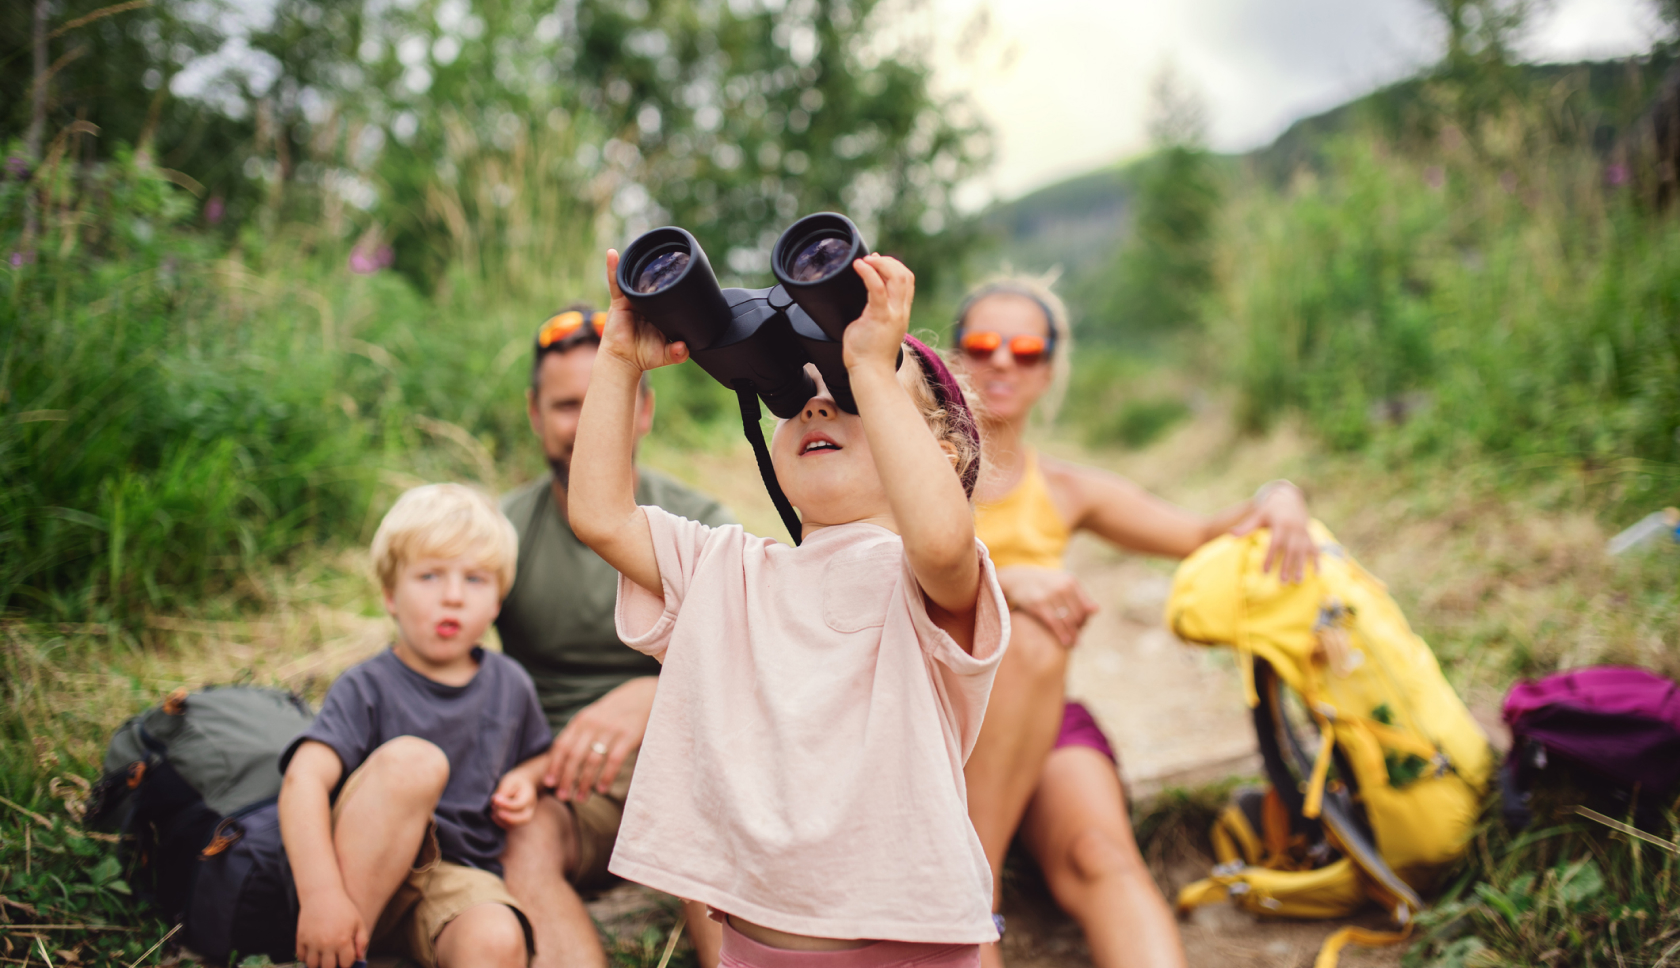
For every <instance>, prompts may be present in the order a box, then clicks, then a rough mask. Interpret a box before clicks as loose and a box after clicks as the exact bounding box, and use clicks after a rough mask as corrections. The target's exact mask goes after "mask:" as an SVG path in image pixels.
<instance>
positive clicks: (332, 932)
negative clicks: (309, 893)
mask: <svg viewBox="0 0 1680 968" xmlns="http://www.w3.org/2000/svg"><path fill="white" fill-rule="evenodd" d="M367 946H368V928H367V925H366V924H364V923H362V915H361V914H360V913H359V912H358V911H357V910H356V903H355V902H354V901H352V900H350V895H348V894H345V893H344V892H342V891H340V892H339V896H338V897H337V898H315V899H307V898H299V907H298V927H297V958H298V960H299V961H301V962H303V963H304V964H306V965H308V966H309V968H350V966H351V965H354V964H355V963H356V962H358V961H361V960H362V959H363V958H366V957H367Z"/></svg>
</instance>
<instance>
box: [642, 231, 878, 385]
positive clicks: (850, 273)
mask: <svg viewBox="0 0 1680 968" xmlns="http://www.w3.org/2000/svg"><path fill="white" fill-rule="evenodd" d="M868 254H869V247H868V246H867V245H865V244H864V241H863V236H862V235H860V234H859V233H858V229H857V226H856V225H853V224H852V221H851V219H848V218H847V217H846V216H844V215H837V214H834V213H832V212H822V213H819V214H816V215H807V216H806V217H804V218H802V219H800V220H799V221H797V222H795V223H793V226H792V227H791V228H789V229H788V230H787V231H785V232H783V233H782V235H781V238H779V239H777V240H776V245H775V247H774V248H772V249H771V250H770V271H771V272H772V273H774V274H775V276H776V281H777V282H778V283H779V285H776V286H772V287H770V288H769V289H722V288H719V286H718V281H717V276H715V275H713V274H712V266H711V263H709V262H707V261H706V253H705V251H704V250H702V249H701V248H700V243H698V242H696V241H695V240H694V236H693V235H691V234H689V232H688V231H687V230H686V229H681V228H677V227H676V226H666V227H665V228H658V229H654V230H652V231H651V232H647V233H645V234H644V235H642V236H641V237H640V238H638V239H636V241H634V242H632V243H630V245H629V247H628V248H626V249H625V250H624V257H623V258H622V259H621V260H619V263H618V288H619V289H620V290H621V291H623V293H624V295H625V296H626V297H627V298H628V299H629V300H630V305H632V306H634V307H635V309H636V312H637V313H639V314H640V315H641V316H642V318H643V319H646V320H647V321H648V322H650V323H652V324H653V325H654V326H655V327H657V328H658V329H659V331H660V332H662V333H664V334H665V338H666V339H667V340H670V341H675V340H682V341H683V342H685V343H687V344H688V350H689V354H690V355H691V356H692V357H693V358H694V362H696V363H698V364H700V366H701V368H702V369H704V370H705V371H706V372H707V373H710V374H711V375H712V377H713V378H715V379H716V380H717V381H718V382H719V383H722V384H723V385H724V386H726V387H729V388H730V389H732V390H735V391H736V392H737V393H744V394H756V395H757V396H759V397H762V398H763V400H764V405H765V406H767V407H769V408H770V412H771V413H774V414H775V415H776V416H778V417H784V418H786V417H792V416H794V415H795V414H797V413H798V412H799V410H800V408H801V407H803V406H804V405H805V403H806V401H808V400H810V399H811V397H813V396H815V395H816V385H815V383H814V381H812V379H811V378H810V376H808V375H807V374H806V372H805V364H806V363H807V362H809V363H815V364H816V365H817V371H818V372H820V373H821V374H822V376H823V382H825V383H826V384H827V385H828V390H829V393H830V394H832V395H833V397H834V402H835V403H837V404H839V406H840V408H841V409H842V410H845V411H846V412H847V413H857V404H856V403H855V402H854V401H853V399H852V385H851V380H850V378H849V377H848V376H847V374H846V365H845V363H844V361H843V360H842V359H841V342H840V341H841V338H842V336H843V335H844V333H845V331H846V327H847V326H848V325H850V324H851V322H852V321H853V320H855V319H857V318H858V317H859V316H861V315H863V309H864V306H865V305H866V304H867V303H868V302H869V292H868V290H866V289H865V288H864V285H863V280H862V279H860V278H858V274H857V271H856V270H855V269H853V268H852V262H853V261H854V260H856V259H860V258H862V257H863V256H865V255H868ZM753 409H755V410H756V409H757V408H756V407H754V408H753Z"/></svg>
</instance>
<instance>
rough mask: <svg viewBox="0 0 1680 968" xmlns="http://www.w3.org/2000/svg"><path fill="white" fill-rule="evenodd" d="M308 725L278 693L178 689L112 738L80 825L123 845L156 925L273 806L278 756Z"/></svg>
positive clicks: (180, 910) (179, 910)
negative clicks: (114, 834) (115, 835)
mask: <svg viewBox="0 0 1680 968" xmlns="http://www.w3.org/2000/svg"><path fill="white" fill-rule="evenodd" d="M313 719H314V713H312V712H311V711H310V709H309V706H308V705H307V704H306V703H304V701H303V700H302V699H300V698H298V697H297V696H295V695H292V694H291V693H288V692H282V691H280V690H276V689H259V688H256V687H252V686H222V687H210V688H207V689H203V690H201V691H199V692H195V693H188V692H187V691H186V690H185V689H179V690H176V691H175V692H174V693H172V694H170V696H169V697H168V698H167V699H165V700H164V701H163V702H162V703H159V704H158V705H156V706H153V707H152V708H151V709H148V710H146V711H145V712H143V713H141V714H140V715H138V716H135V717H134V718H133V719H130V720H129V721H128V722H126V723H124V724H123V725H122V726H121V727H120V728H118V730H117V732H116V734H115V735H114V736H112V737H111V744H110V747H109V748H108V749H107V750H106V753H105V775H104V776H103V777H102V778H101V779H100V782H99V784H98V786H97V787H96V788H95V791H94V796H93V798H92V803H91V806H90V809H89V814H88V819H89V822H90V823H93V824H95V825H97V826H101V827H105V828H106V829H114V830H118V831H120V832H122V833H124V834H128V835H129V837H128V838H126V839H125V843H126V844H127V845H128V847H129V850H130V851H131V862H132V865H133V867H134V877H133V881H132V883H133V884H134V886H135V888H136V890H137V892H138V893H139V894H140V895H141V896H142V897H143V898H145V899H146V900H149V901H151V902H152V903H153V904H155V905H157V907H158V908H159V909H160V910H161V913H162V915H163V917H164V918H166V919H167V920H170V921H179V920H181V918H182V916H183V914H184V913H185V912H186V910H187V908H188V907H189V902H190V901H191V900H192V894H193V889H194V887H195V884H196V882H197V880H198V873H199V870H200V868H201V867H202V866H203V861H204V860H206V859H209V858H212V857H215V856H217V855H219V854H222V853H223V852H225V851H226V850H227V849H228V848H229V847H230V846H233V845H234V844H236V843H237V842H238V841H239V839H240V838H241V837H242V836H243V834H244V829H243V827H242V825H241V824H240V822H239V820H240V818H241V817H243V816H245V815H247V814H250V813H251V812H253V811H256V810H259V809H260V808H262V807H263V806H265V805H268V804H271V803H273V802H274V800H275V798H276V797H277V796H278V795H279V793H280V754H281V753H282V752H284V751H285V748H286V746H287V744H289V743H290V742H291V741H292V740H293V739H295V738H296V737H297V735H298V734H299V733H301V732H303V731H304V730H305V729H307V728H308V727H309V724H310V722H311V721H312V720H313ZM275 837H276V839H277V838H278V832H277V831H276V833H275ZM191 927H192V926H191V925H189V930H188V934H192V933H193V932H192V931H191ZM189 943H190V942H189Z"/></svg>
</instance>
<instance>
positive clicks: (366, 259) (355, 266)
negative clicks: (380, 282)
mask: <svg viewBox="0 0 1680 968" xmlns="http://www.w3.org/2000/svg"><path fill="white" fill-rule="evenodd" d="M394 261H396V253H394V252H392V251H391V247H390V246H388V245H381V246H378V247H374V246H368V245H358V246H356V247H355V248H353V249H351V250H350V271H351V272H354V273H355V274H356V275H358V276H371V275H373V274H374V273H376V272H378V271H379V270H381V269H386V268H389V267H390V265H391V263H392V262H394Z"/></svg>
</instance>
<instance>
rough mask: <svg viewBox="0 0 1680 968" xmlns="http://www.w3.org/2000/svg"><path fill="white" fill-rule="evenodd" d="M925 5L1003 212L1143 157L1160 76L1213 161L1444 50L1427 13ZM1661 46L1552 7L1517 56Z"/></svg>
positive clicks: (1402, 3)
mask: <svg viewBox="0 0 1680 968" xmlns="http://www.w3.org/2000/svg"><path fill="white" fill-rule="evenodd" d="M931 2H932V10H931V12H930V15H931V16H933V17H934V18H936V21H937V23H938V24H940V25H941V26H942V27H943V28H944V29H943V30H942V31H941V36H942V40H943V46H941V47H940V49H939V55H938V63H939V68H940V76H941V81H942V83H943V84H944V85H945V86H946V87H947V88H948V89H960V90H966V91H967V92H968V93H969V94H970V95H971V96H972V97H973V98H974V100H975V101H976V102H977V103H978V105H979V106H980V108H981V110H982V111H984V112H985V114H986V115H987V116H988V117H989V118H990V119H991V121H992V123H993V125H994V127H995V129H996V132H997V147H998V159H997V160H998V163H997V166H996V168H995V169H994V171H993V173H992V175H991V177H990V178H989V179H988V182H987V184H986V185H984V186H979V187H980V188H981V189H982V191H981V193H980V194H992V195H994V196H996V197H1002V198H1009V197H1014V196H1016V195H1020V194H1022V193H1023V192H1026V191H1030V190H1032V189H1034V188H1037V187H1040V186H1042V185H1046V184H1049V183H1051V182H1054V181H1056V180H1058V179H1060V178H1063V177H1066V176H1068V175H1073V174H1078V173H1081V172H1084V171H1088V170H1090V169H1092V168H1095V167H1097V166H1100V165H1103V164H1105V163H1108V162H1112V161H1116V160H1118V159H1121V158H1123V157H1126V156H1128V155H1131V154H1134V153H1136V152H1138V151H1140V150H1141V149H1143V148H1144V147H1145V146H1146V141H1147V134H1146V131H1145V127H1146V123H1147V118H1148V111H1149V92H1150V84H1151V81H1152V79H1153V78H1154V77H1155V75H1156V74H1157V73H1158V72H1159V71H1160V70H1161V68H1162V65H1164V64H1167V63H1171V64H1173V65H1174V66H1175V68H1176V69H1177V71H1178V73H1179V74H1180V75H1182V77H1183V78H1184V79H1185V80H1186V81H1188V82H1190V83H1191V84H1192V85H1193V86H1194V87H1195V88H1197V89H1198V90H1199V91H1200V92H1201V94H1202V96H1203V98H1204V100H1205V101H1206V104H1207V108H1208V134H1209V137H1210V140H1211V142H1212V144H1213V146H1214V147H1215V148H1218V149H1220V150H1226V151H1240V150H1246V149H1248V148H1253V147H1256V146H1258V145H1262V144H1265V143H1267V142H1269V141H1270V140H1271V139H1272V138H1274V137H1276V136H1277V134H1278V133H1279V132H1280V131H1282V130H1283V129H1284V128H1285V127H1287V126H1288V125H1289V123H1290V122H1291V121H1294V120H1295V119H1297V118H1300V117H1303V116H1305V115H1309V114H1314V113H1316V112H1319V111H1322V110H1324V109H1326V108H1329V107H1333V106H1334V105H1336V104H1339V103H1341V102H1342V101H1345V100H1347V99H1349V98H1350V97H1354V96H1356V95H1359V94H1361V93H1364V92H1366V91H1369V90H1371V89H1373V88H1375V87H1377V86H1380V85H1381V84H1383V83H1386V82H1388V81H1391V80H1395V79H1397V78H1400V77H1403V76H1405V75H1406V74H1408V73H1410V72H1411V71H1413V70H1415V69H1416V68H1417V67H1419V66H1421V65H1423V64H1426V63H1428V62H1430V61H1432V60H1433V59H1435V57H1436V56H1438V52H1439V49H1440V40H1439V33H1438V30H1437V28H1436V27H1435V25H1434V23H1433V22H1432V20H1431V18H1430V16H1429V15H1428V14H1427V13H1426V12H1425V6H1424V4H1423V2H1422V0H1169V2H1163V0H931ZM982 7H985V8H987V9H989V11H990V19H991V23H992V28H993V29H992V30H991V32H990V34H989V37H988V39H987V41H986V42H985V43H984V44H981V45H979V46H978V47H977V48H976V47H974V46H973V45H970V47H969V50H968V53H967V55H966V56H962V55H959V54H958V53H957V47H958V46H959V44H958V43H957V42H956V41H957V38H958V36H959V34H960V28H961V27H962V26H963V25H965V24H967V23H969V22H970V20H971V18H972V17H973V16H974V15H975V13H976V12H977V11H979V10H980V9H981V8H982ZM1658 31H1659V27H1658V23H1657V20H1656V17H1655V15H1654V13H1653V12H1652V4H1651V2H1650V0H1553V4H1552V7H1551V9H1550V11H1549V12H1548V13H1546V14H1545V15H1544V16H1543V17H1542V18H1541V19H1540V21H1539V22H1538V23H1537V24H1536V25H1535V27H1534V29H1533V31H1532V33H1531V34H1530V36H1529V37H1528V38H1527V39H1526V40H1525V42H1524V51H1525V53H1526V54H1527V56H1528V57H1529V58H1530V59H1533V60H1541V61H1555V60H1577V59H1582V58H1586V57H1601V56H1617V55H1625V54H1630V53H1636V52H1641V51H1645V50H1648V49H1650V46H1651V43H1652V40H1653V39H1654V38H1655V37H1656V36H1657V34H1658ZM979 200H980V199H979V198H978V197H976V198H971V199H970V203H971V204H972V203H974V202H976V201H979Z"/></svg>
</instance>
